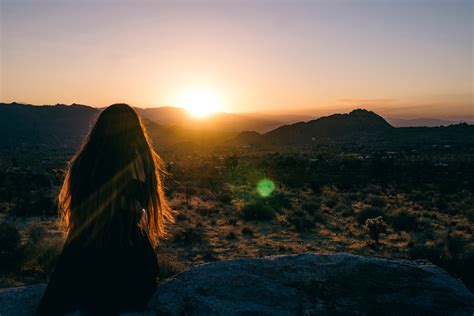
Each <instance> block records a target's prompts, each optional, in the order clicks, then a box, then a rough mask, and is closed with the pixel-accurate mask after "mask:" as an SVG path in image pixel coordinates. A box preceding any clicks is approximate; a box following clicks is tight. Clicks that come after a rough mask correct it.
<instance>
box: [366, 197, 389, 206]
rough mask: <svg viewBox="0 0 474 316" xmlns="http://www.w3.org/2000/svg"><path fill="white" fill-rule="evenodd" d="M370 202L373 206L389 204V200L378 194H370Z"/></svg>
mask: <svg viewBox="0 0 474 316" xmlns="http://www.w3.org/2000/svg"><path fill="white" fill-rule="evenodd" d="M368 202H369V204H370V205H371V206H373V207H378V208H382V207H385V206H386V205H387V200H386V199H385V198H384V197H381V196H377V195H370V196H369V199H368Z"/></svg>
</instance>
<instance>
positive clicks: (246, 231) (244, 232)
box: [242, 227, 254, 237]
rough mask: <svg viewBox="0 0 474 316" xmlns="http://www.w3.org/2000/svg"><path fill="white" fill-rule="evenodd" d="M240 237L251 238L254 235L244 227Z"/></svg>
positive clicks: (249, 229)
mask: <svg viewBox="0 0 474 316" xmlns="http://www.w3.org/2000/svg"><path fill="white" fill-rule="evenodd" d="M242 235H244V236H247V237H253V236H254V233H253V230H252V229H251V228H250V227H244V228H242Z"/></svg>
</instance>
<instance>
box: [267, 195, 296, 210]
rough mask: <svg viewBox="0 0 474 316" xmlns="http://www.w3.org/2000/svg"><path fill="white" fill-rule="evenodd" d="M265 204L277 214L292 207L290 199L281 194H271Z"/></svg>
mask: <svg viewBox="0 0 474 316" xmlns="http://www.w3.org/2000/svg"><path fill="white" fill-rule="evenodd" d="M267 204H268V205H269V206H270V207H272V208H273V209H275V210H276V211H277V212H280V211H281V210H283V209H291V207H292V205H291V200H290V198H289V197H288V196H287V195H286V194H285V193H283V192H276V193H274V194H272V195H271V196H270V197H269V198H268V199H267Z"/></svg>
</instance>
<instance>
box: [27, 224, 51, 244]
mask: <svg viewBox="0 0 474 316" xmlns="http://www.w3.org/2000/svg"><path fill="white" fill-rule="evenodd" d="M27 234H28V238H29V240H30V241H31V242H33V243H38V242H39V241H41V240H43V239H44V238H45V237H46V235H47V230H46V227H44V226H43V225H41V224H35V225H32V226H31V227H30V228H29V229H28V233H27Z"/></svg>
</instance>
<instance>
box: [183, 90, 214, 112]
mask: <svg viewBox="0 0 474 316" xmlns="http://www.w3.org/2000/svg"><path fill="white" fill-rule="evenodd" d="M178 105H179V106H180V107H183V108H185V109H186V110H187V111H188V112H189V113H190V114H191V115H193V116H196V117H205V116H208V115H210V114H212V113H214V112H216V111H218V110H220V109H221V107H222V104H221V100H220V98H219V96H218V95H217V94H216V93H215V92H213V91H211V90H209V89H193V90H187V91H185V92H183V94H181V96H180V97H179V100H178Z"/></svg>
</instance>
